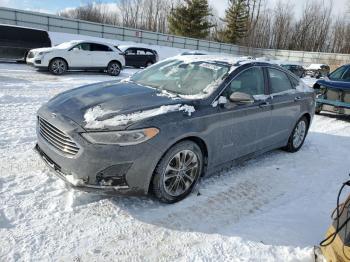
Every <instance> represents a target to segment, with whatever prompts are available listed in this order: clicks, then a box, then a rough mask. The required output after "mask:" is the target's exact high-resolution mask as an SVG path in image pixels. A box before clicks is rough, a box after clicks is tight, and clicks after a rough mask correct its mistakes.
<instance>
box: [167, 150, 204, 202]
mask: <svg viewBox="0 0 350 262" xmlns="http://www.w3.org/2000/svg"><path fill="white" fill-rule="evenodd" d="M198 172H199V160H198V156H197V155H196V154H195V153H194V152H193V151H191V150H182V151H180V152H178V153H176V154H175V155H174V156H173V157H172V158H171V159H170V161H169V163H168V165H167V167H166V169H165V171H164V174H163V185H164V189H165V191H166V193H167V194H169V195H171V196H173V197H177V196H180V195H182V194H184V193H185V192H186V191H188V190H189V188H190V187H191V186H192V185H193V183H194V182H195V181H196V177H197V175H198Z"/></svg>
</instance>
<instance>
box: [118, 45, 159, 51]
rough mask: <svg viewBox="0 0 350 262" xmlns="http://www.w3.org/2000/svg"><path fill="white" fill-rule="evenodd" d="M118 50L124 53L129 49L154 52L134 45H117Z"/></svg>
mask: <svg viewBox="0 0 350 262" xmlns="http://www.w3.org/2000/svg"><path fill="white" fill-rule="evenodd" d="M117 47H118V48H119V49H120V50H122V51H125V50H126V49H129V48H137V49H144V50H151V51H155V50H153V49H151V48H147V47H143V46H134V45H118V46H117Z"/></svg>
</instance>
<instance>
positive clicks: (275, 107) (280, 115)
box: [266, 67, 307, 145]
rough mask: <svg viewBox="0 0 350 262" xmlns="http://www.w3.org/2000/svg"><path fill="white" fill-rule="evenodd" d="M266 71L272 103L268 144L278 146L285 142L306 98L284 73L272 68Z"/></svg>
mask: <svg viewBox="0 0 350 262" xmlns="http://www.w3.org/2000/svg"><path fill="white" fill-rule="evenodd" d="M266 70H267V75H268V80H269V92H270V96H271V103H272V115H271V126H270V131H269V134H270V135H269V141H268V143H269V144H276V145H278V144H281V143H284V142H287V140H288V138H289V136H290V134H291V132H292V130H293V128H294V125H295V123H296V122H297V120H298V117H299V116H300V114H301V110H302V103H303V100H304V99H307V98H306V97H305V95H304V94H303V93H302V92H300V91H298V90H297V89H296V88H295V85H293V83H292V81H291V76H288V74H287V73H286V72H284V71H282V70H279V69H277V68H272V67H267V68H266ZM300 81H301V80H300Z"/></svg>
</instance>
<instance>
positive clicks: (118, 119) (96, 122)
mask: <svg viewBox="0 0 350 262" xmlns="http://www.w3.org/2000/svg"><path fill="white" fill-rule="evenodd" d="M175 111H183V112H185V113H187V114H188V115H189V116H191V114H192V113H193V112H195V109H194V107H193V106H190V105H182V104H176V105H164V106H161V107H158V108H154V109H149V110H144V111H138V112H135V113H131V114H125V115H116V116H113V117H110V118H107V119H103V118H104V117H106V116H108V115H112V114H115V113H117V112H114V111H111V110H103V109H102V108H101V107H100V106H96V107H93V108H89V109H88V110H87V111H86V112H85V114H84V119H85V122H86V125H85V127H86V128H89V129H103V128H105V127H113V126H114V127H115V126H123V125H127V124H129V123H131V122H136V121H139V120H142V119H145V118H149V117H153V116H157V115H162V114H166V113H169V112H175ZM100 119H101V120H100ZM102 119H103V120H102Z"/></svg>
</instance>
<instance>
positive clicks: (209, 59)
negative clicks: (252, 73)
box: [176, 55, 254, 65]
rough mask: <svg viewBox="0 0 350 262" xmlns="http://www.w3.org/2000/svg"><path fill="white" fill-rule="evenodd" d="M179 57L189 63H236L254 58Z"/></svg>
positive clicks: (226, 56) (225, 56)
mask: <svg viewBox="0 0 350 262" xmlns="http://www.w3.org/2000/svg"><path fill="white" fill-rule="evenodd" d="M176 58H177V59H180V60H182V61H184V62H187V63H192V62H223V63H227V64H231V65H236V64H237V63H238V62H240V63H241V62H243V63H244V62H246V63H251V62H252V61H254V60H252V59H247V58H246V57H237V56H230V55H184V56H182V55H178V56H176Z"/></svg>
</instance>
